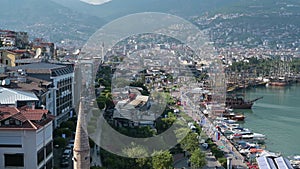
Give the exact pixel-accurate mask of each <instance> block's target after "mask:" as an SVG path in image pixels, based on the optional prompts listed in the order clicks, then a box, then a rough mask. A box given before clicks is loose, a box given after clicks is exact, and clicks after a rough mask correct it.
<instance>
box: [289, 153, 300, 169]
mask: <svg viewBox="0 0 300 169" xmlns="http://www.w3.org/2000/svg"><path fill="white" fill-rule="evenodd" d="M290 163H291V165H292V166H293V167H294V168H297V169H298V168H299V169H300V155H295V156H293V157H292V159H290Z"/></svg>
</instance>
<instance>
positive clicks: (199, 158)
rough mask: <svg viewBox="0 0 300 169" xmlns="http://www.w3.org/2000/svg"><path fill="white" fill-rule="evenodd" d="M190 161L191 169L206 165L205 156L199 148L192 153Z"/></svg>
mask: <svg viewBox="0 0 300 169" xmlns="http://www.w3.org/2000/svg"><path fill="white" fill-rule="evenodd" d="M190 160H191V166H192V168H193V169H197V168H202V167H204V166H205V165H206V159H205V154H204V153H203V152H201V150H200V149H199V148H197V149H195V150H194V151H193V152H192V155H191V158H190Z"/></svg>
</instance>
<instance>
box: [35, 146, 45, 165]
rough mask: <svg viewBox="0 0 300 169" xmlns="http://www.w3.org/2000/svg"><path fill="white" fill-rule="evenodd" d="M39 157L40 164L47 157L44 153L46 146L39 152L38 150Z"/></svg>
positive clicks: (38, 162)
mask: <svg viewBox="0 0 300 169" xmlns="http://www.w3.org/2000/svg"><path fill="white" fill-rule="evenodd" d="M37 157H38V158H37V159H38V161H37V164H40V163H41V162H42V161H43V160H44V158H45V155H44V148H41V149H40V150H39V151H38V152H37Z"/></svg>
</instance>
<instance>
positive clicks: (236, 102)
mask: <svg viewBox="0 0 300 169" xmlns="http://www.w3.org/2000/svg"><path fill="white" fill-rule="evenodd" d="M262 98H263V97H259V98H256V99H253V100H244V98H243V97H227V98H226V101H225V105H226V107H229V108H232V109H251V108H252V106H253V104H254V102H255V101H257V100H259V99H262Z"/></svg>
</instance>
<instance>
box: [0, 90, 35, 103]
mask: <svg viewBox="0 0 300 169" xmlns="http://www.w3.org/2000/svg"><path fill="white" fill-rule="evenodd" d="M38 100H39V99H38V98H37V96H36V95H35V94H34V93H32V92H24V91H19V90H14V89H8V88H4V87H0V105H1V104H2V105H15V104H16V102H17V101H38Z"/></svg>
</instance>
